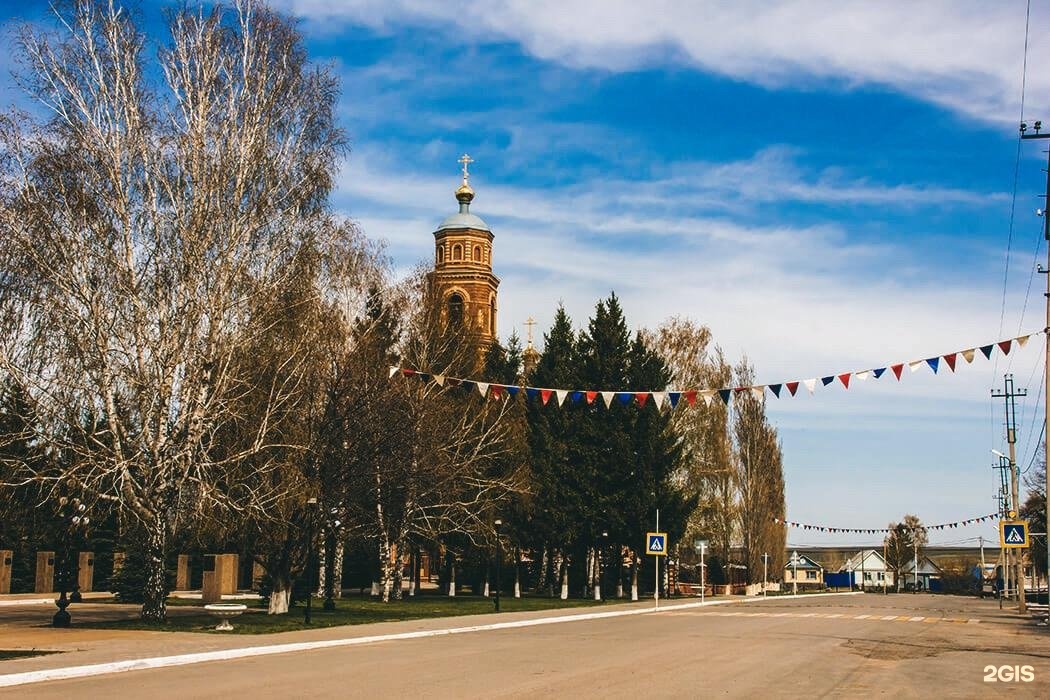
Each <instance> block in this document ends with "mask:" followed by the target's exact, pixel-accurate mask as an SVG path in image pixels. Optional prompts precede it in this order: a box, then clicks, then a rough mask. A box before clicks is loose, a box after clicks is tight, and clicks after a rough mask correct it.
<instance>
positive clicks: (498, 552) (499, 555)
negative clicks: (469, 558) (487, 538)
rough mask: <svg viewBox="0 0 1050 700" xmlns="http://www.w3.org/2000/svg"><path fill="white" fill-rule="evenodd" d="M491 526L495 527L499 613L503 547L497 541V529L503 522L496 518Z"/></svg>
mask: <svg viewBox="0 0 1050 700" xmlns="http://www.w3.org/2000/svg"><path fill="white" fill-rule="evenodd" d="M493 524H494V525H495V526H496V612H499V590H500V588H502V585H501V583H502V581H503V566H502V564H503V547H502V546H501V543H500V539H499V529H500V526H501V525H503V521H502V520H500V519H499V518H496V522H495V523H493Z"/></svg>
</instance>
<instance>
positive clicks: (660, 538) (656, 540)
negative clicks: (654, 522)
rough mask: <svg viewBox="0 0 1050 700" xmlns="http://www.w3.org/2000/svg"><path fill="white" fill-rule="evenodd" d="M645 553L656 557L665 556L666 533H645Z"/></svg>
mask: <svg viewBox="0 0 1050 700" xmlns="http://www.w3.org/2000/svg"><path fill="white" fill-rule="evenodd" d="M645 553H646V554H653V555H655V556H658V557H665V556H667V533H666V532H647V533H645Z"/></svg>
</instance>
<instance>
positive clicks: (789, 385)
mask: <svg viewBox="0 0 1050 700" xmlns="http://www.w3.org/2000/svg"><path fill="white" fill-rule="evenodd" d="M787 388H788V391H790V392H791V395H792V396H794V395H795V392H796V391H798V382H788V383H787Z"/></svg>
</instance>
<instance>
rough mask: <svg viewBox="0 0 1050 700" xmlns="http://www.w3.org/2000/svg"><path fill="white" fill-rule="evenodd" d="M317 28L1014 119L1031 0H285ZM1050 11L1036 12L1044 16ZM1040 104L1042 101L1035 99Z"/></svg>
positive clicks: (1033, 45) (1034, 53) (1043, 51)
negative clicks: (846, 93) (879, 97)
mask: <svg viewBox="0 0 1050 700" xmlns="http://www.w3.org/2000/svg"><path fill="white" fill-rule="evenodd" d="M279 4H280V5H282V6H283V7H285V8H286V9H290V10H291V11H293V12H295V13H297V14H298V15H300V16H303V17H306V18H308V19H310V20H316V21H314V22H313V23H312V26H313V27H315V28H317V29H318V30H320V31H326V30H328V31H330V30H332V29H333V28H334V27H338V26H340V24H341V23H346V22H349V23H355V24H362V25H366V26H370V27H373V28H376V29H379V30H385V29H389V28H392V27H396V26H401V25H405V24H415V25H424V26H440V27H443V28H445V29H446V30H448V31H449V32H451V34H450V35H451V36H461V37H464V38H468V39H471V40H473V41H493V40H511V41H516V42H518V43H519V44H521V45H522V46H523V47H524V48H525V49H526V50H527V51H529V52H531V53H532V54H533V55H535V56H537V57H539V58H542V59H546V60H550V61H557V62H560V63H564V64H567V65H571V66H578V67H593V68H600V69H608V70H613V71H619V70H630V69H634V68H637V67H643V66H649V65H665V64H685V65H689V66H693V67H695V68H698V69H700V70H704V71H707V72H711V73H714V74H718V75H723V76H727V77H729V78H732V79H736V80H741V81H745V82H750V83H754V84H758V85H764V86H770V87H784V86H801V87H808V86H810V85H812V84H814V83H817V82H824V83H826V82H828V81H830V82H832V83H836V84H838V85H840V86H842V87H844V88H850V87H855V86H859V85H877V86H886V87H889V88H891V89H894V90H898V91H900V92H904V93H907V94H909V95H912V96H914V97H917V98H919V99H922V100H926V101H929V102H932V103H935V104H939V105H942V106H944V107H947V108H949V109H951V110H954V111H957V112H960V113H963V114H966V115H970V116H975V117H978V118H981V119H988V120H994V121H1001V120H1013V119H1014V118H1015V117H1016V116H1017V114H1018V104H1019V98H1020V83H1021V65H1022V57H1023V45H1024V23H1025V6H1024V3H1022V2H1002V3H958V2H949V1H947V0H929V1H928V2H921V3H916V2H910V1H905V0H898V1H895V2H894V1H886V2H878V3H844V2H837V1H833V0H794V1H783V2H774V1H773V0H762V1H757V0H752V1H749V2H745V1H740V2H735V3H724V2H717V1H715V0H711V1H708V2H701V1H700V0H653V1H651V2H645V3H640V2H637V1H636V0H490V1H489V2H442V3H433V2H421V1H420V0H355V1H350V0H344V1H343V2H339V3H333V2H331V1H330V0H282V2H280V3H279ZM1033 9H1034V14H1033V17H1032V21H1031V26H1032V27H1033V28H1036V29H1033V33H1032V36H1033V40H1032V41H1031V42H1030V47H1029V57H1028V63H1029V65H1030V66H1040V65H1043V64H1045V63H1046V62H1047V60H1048V59H1050V46H1048V45H1047V44H1046V43H1045V42H1040V41H1038V40H1036V38H1037V37H1039V36H1041V35H1040V34H1039V32H1038V29H1037V28H1038V27H1040V26H1043V25H1044V24H1045V21H1046V20H1047V19H1050V17H1046V16H1043V14H1045V8H1043V7H1040V6H1038V4H1036V7H1035V8H1033ZM1041 12H1042V13H1043V14H1040V13H1041ZM1048 92H1050V76H1048V75H1046V73H1045V71H1039V70H1030V71H1029V75H1028V93H1029V105H1030V107H1032V108H1033V110H1034V111H1033V113H1035V112H1037V111H1038V109H1039V108H1040V107H1046V106H1050V105H1048V103H1047V101H1046V98H1045V97H1042V96H1043V95H1046V94H1048ZM1035 100H1043V103H1042V104H1035V103H1034V101H1035Z"/></svg>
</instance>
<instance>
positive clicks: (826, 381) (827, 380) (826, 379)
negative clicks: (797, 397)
mask: <svg viewBox="0 0 1050 700" xmlns="http://www.w3.org/2000/svg"><path fill="white" fill-rule="evenodd" d="M820 381H821V382H822V383H823V384H824V386H827V385H828V384H831V383H832V382H833V381H835V377H821V378H820Z"/></svg>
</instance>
